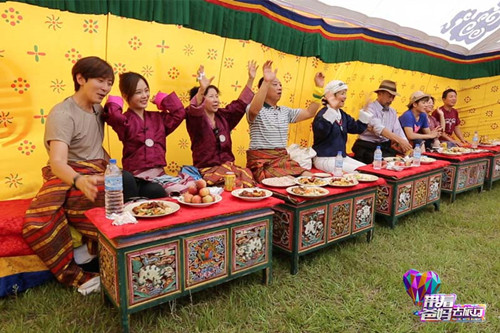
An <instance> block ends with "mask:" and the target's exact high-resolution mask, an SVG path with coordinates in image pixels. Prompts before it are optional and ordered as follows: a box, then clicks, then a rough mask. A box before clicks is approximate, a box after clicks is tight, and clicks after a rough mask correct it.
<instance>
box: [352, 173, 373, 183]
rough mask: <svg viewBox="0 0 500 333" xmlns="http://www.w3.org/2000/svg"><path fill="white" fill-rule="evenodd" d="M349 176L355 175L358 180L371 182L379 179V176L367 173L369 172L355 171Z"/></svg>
mask: <svg viewBox="0 0 500 333" xmlns="http://www.w3.org/2000/svg"><path fill="white" fill-rule="evenodd" d="M349 176H351V177H353V178H354V179H356V180H357V181H358V182H362V183H371V182H375V181H377V180H378V177H377V176H375V175H370V174H367V173H353V174H351V175H349Z"/></svg>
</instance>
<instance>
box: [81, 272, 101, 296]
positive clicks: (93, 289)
mask: <svg viewBox="0 0 500 333" xmlns="http://www.w3.org/2000/svg"><path fill="white" fill-rule="evenodd" d="M100 291H101V278H100V277H99V276H96V277H93V278H92V279H90V280H88V281H87V282H85V283H84V284H82V285H81V286H80V287H79V288H78V292H79V293H80V294H82V295H83V296H86V295H88V294H91V293H98V292H100Z"/></svg>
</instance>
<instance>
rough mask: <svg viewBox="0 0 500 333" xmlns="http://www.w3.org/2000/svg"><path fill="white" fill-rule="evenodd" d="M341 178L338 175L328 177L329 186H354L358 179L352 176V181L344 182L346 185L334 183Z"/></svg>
mask: <svg viewBox="0 0 500 333" xmlns="http://www.w3.org/2000/svg"><path fill="white" fill-rule="evenodd" d="M340 179H341V178H340V177H338V178H335V177H333V178H331V179H330V182H329V183H328V185H329V186H334V187H353V186H356V185H358V184H359V182H358V180H357V179H355V178H353V179H352V180H353V181H354V182H353V183H349V184H346V185H342V184H334V182H336V181H338V180H340Z"/></svg>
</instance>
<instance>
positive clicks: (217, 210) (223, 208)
mask: <svg viewBox="0 0 500 333" xmlns="http://www.w3.org/2000/svg"><path fill="white" fill-rule="evenodd" d="M164 200H168V201H173V202H177V201H176V200H174V199H171V198H164ZM281 203H283V200H281V199H278V198H274V197H270V198H267V199H264V200H260V201H243V200H241V199H238V198H235V197H233V196H232V195H231V193H230V192H224V193H222V200H221V201H220V202H218V203H216V204H213V205H211V206H208V207H199V208H196V207H190V206H185V205H182V204H179V205H180V206H181V208H180V209H179V210H178V211H177V212H175V213H173V214H171V215H167V216H163V217H158V218H142V219H141V218H139V219H138V222H139V223H137V224H124V225H120V226H115V225H112V224H111V223H112V221H111V220H109V219H107V218H106V217H105V214H104V207H98V208H92V209H89V210H88V211H86V212H85V215H86V216H87V217H88V218H89V219H90V221H91V222H92V223H93V224H94V225H95V226H96V227H97V229H99V231H100V232H101V233H102V234H104V235H105V236H106V237H108V238H109V239H113V238H117V237H123V236H130V235H134V234H136V233H140V232H145V231H152V230H155V229H161V228H169V227H173V226H178V225H181V224H185V223H191V222H195V221H200V220H205V219H208V218H213V217H217V216H222V215H229V214H234V213H239V212H245V211H252V210H258V209H263V208H270V207H273V206H276V205H278V204H281Z"/></svg>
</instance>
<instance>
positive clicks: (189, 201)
mask: <svg viewBox="0 0 500 333" xmlns="http://www.w3.org/2000/svg"><path fill="white" fill-rule="evenodd" d="M187 194H189V193H186V194H184V195H181V196H180V197H176V199H177V201H179V202H180V203H181V204H183V205H186V206H191V207H208V206H212V205H213V204H216V203H218V202H220V201H221V200H222V197H221V196H220V195H218V194H208V195H206V196H204V197H200V196H199V195H194V196H193V195H191V194H190V196H191V197H190V196H189V195H187ZM197 197H200V199H198V198H197ZM200 200H201V201H200Z"/></svg>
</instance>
